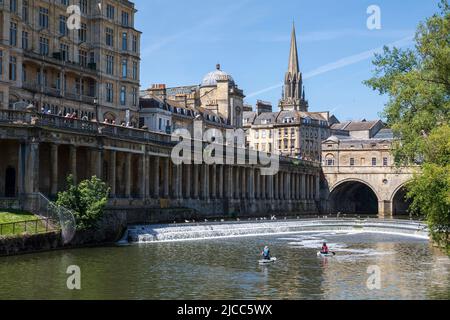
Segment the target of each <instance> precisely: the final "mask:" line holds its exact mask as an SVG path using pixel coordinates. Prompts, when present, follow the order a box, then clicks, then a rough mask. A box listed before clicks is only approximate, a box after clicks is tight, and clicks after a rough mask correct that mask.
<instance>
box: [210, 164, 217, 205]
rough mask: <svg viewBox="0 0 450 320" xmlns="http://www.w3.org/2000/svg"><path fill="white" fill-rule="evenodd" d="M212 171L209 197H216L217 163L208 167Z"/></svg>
mask: <svg viewBox="0 0 450 320" xmlns="http://www.w3.org/2000/svg"><path fill="white" fill-rule="evenodd" d="M209 169H210V170H211V171H212V173H211V190H210V191H211V192H210V193H211V198H212V199H217V165H215V164H213V165H211V167H210V168H209Z"/></svg>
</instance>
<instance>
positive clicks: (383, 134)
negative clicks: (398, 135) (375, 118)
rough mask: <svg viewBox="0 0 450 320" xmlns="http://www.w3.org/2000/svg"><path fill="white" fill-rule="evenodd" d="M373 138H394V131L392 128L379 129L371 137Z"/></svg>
mask: <svg viewBox="0 0 450 320" xmlns="http://www.w3.org/2000/svg"><path fill="white" fill-rule="evenodd" d="M373 138H374V139H380V140H381V139H394V132H393V131H392V129H381V130H380V131H378V133H377V134H376V135H375V136H374V137H373Z"/></svg>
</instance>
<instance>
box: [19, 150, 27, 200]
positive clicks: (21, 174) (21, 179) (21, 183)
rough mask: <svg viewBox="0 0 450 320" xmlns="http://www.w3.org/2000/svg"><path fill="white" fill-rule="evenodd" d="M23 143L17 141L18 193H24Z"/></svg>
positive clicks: (24, 165) (24, 166)
mask: <svg viewBox="0 0 450 320" xmlns="http://www.w3.org/2000/svg"><path fill="white" fill-rule="evenodd" d="M25 152H26V148H25V144H24V143H19V148H18V153H17V190H18V191H19V194H18V195H22V194H24V193H25V168H26V164H25V156H24V155H25Z"/></svg>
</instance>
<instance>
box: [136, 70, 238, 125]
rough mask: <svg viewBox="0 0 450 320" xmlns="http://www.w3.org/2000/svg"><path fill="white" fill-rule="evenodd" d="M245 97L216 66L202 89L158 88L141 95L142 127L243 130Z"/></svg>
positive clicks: (227, 75) (230, 78)
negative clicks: (198, 124)
mask: <svg viewBox="0 0 450 320" xmlns="http://www.w3.org/2000/svg"><path fill="white" fill-rule="evenodd" d="M244 97H245V96H244V93H243V91H242V90H241V89H239V87H238V86H237V85H236V83H235V81H234V79H233V78H232V76H230V75H229V74H227V73H226V72H224V71H222V70H221V69H220V65H217V66H216V70H214V71H212V72H210V73H208V74H207V75H205V76H204V77H203V80H202V82H201V84H200V85H194V86H184V87H175V88H166V86H165V85H164V84H155V85H153V86H152V87H151V88H149V89H147V90H144V91H142V92H141V99H140V124H141V125H145V126H146V127H147V128H149V129H150V130H152V131H160V132H172V131H173V130H176V129H178V128H187V129H189V130H190V131H191V130H192V129H193V123H194V120H198V121H202V122H203V127H204V129H211V128H214V129H218V130H221V131H223V132H224V131H225V130H226V129H233V128H242V122H243V114H244Z"/></svg>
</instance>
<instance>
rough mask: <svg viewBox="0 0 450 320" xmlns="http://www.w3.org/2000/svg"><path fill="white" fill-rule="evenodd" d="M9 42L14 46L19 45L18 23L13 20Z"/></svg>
mask: <svg viewBox="0 0 450 320" xmlns="http://www.w3.org/2000/svg"><path fill="white" fill-rule="evenodd" d="M9 44H10V45H11V46H13V47H15V46H17V23H15V22H11V24H10V28H9Z"/></svg>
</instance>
